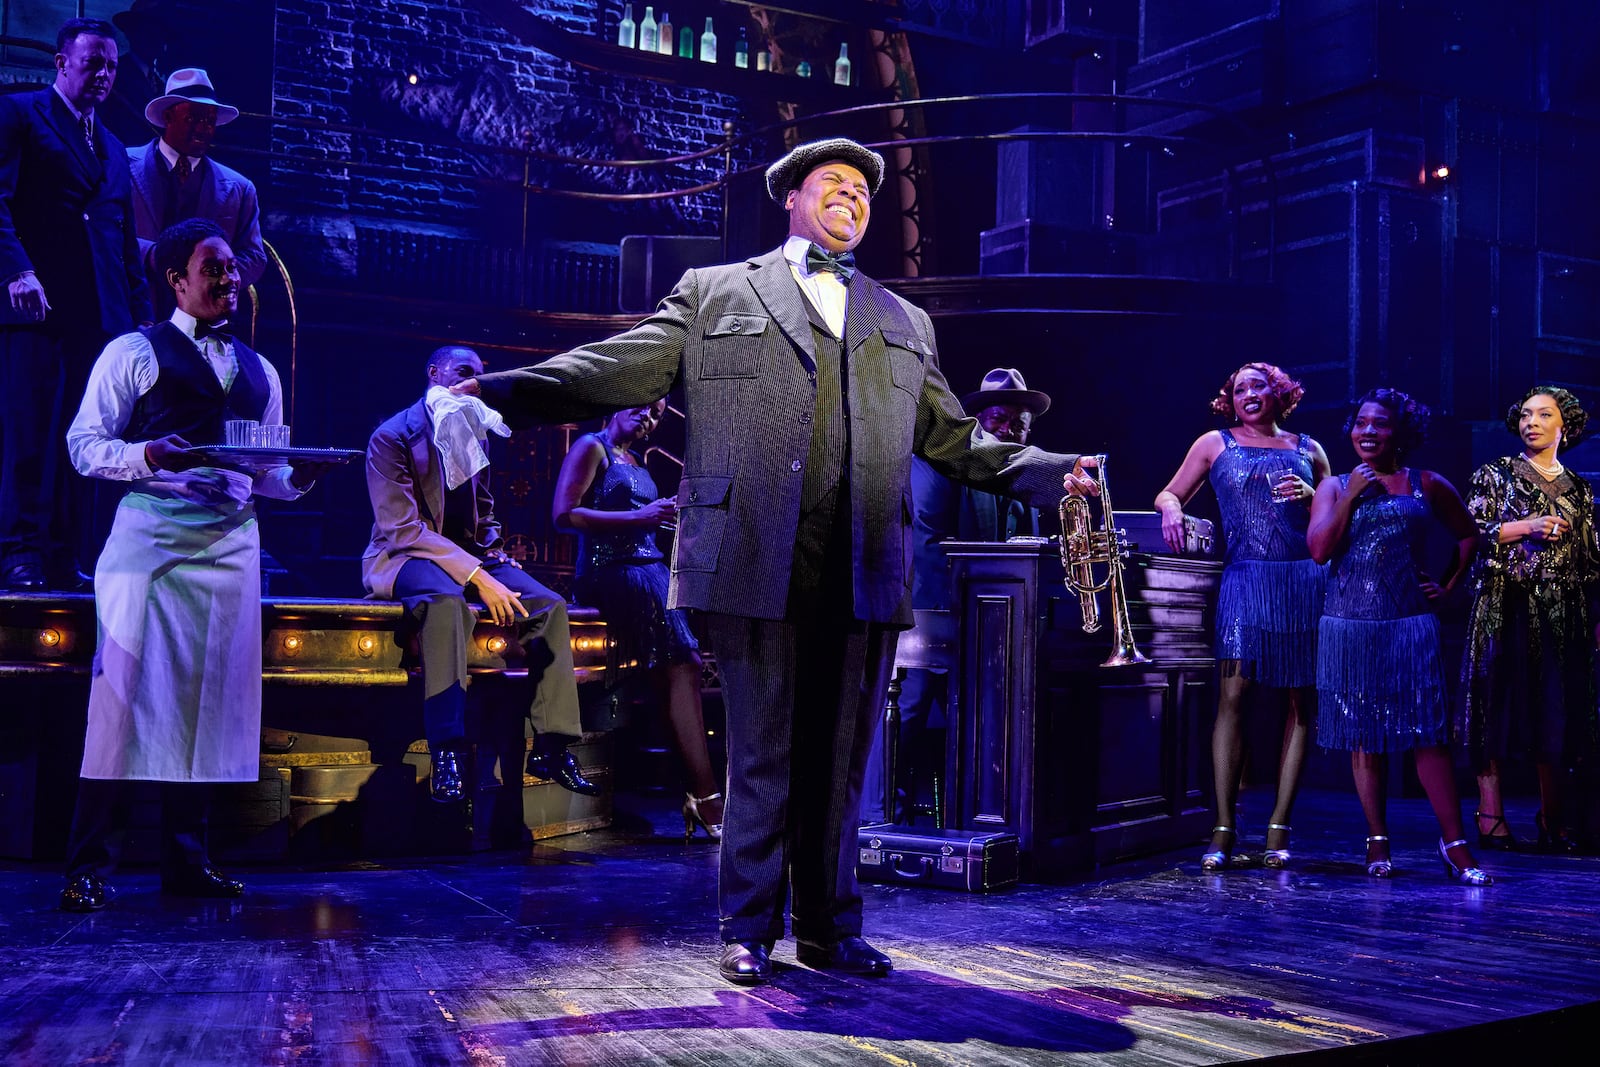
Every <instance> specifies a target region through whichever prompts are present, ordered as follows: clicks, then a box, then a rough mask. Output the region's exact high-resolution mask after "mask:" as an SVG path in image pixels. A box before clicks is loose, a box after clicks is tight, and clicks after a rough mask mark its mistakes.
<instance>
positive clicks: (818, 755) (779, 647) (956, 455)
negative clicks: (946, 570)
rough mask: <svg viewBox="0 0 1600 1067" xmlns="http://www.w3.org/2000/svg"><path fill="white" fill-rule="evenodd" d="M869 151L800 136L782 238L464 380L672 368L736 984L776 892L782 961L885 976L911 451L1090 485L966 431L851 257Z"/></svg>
mask: <svg viewBox="0 0 1600 1067" xmlns="http://www.w3.org/2000/svg"><path fill="white" fill-rule="evenodd" d="M882 179H883V159H882V157H881V156H879V155H878V154H877V153H876V152H872V151H869V150H868V149H866V148H864V147H862V146H861V145H859V144H856V143H855V142H854V141H849V140H845V139H843V138H836V139H833V140H828V141H816V142H812V143H809V144H805V145H801V146H799V147H798V148H796V149H794V150H793V151H792V152H790V153H789V154H788V155H786V156H784V157H783V158H782V159H780V160H779V161H778V162H776V163H774V164H773V165H772V166H771V167H770V168H769V169H768V170H767V191H768V193H769V194H770V195H771V196H772V198H773V200H775V201H776V202H778V203H779V204H781V205H782V206H783V207H784V209H785V210H786V211H787V212H788V213H789V238H788V240H787V241H785V242H784V244H783V246H782V247H780V248H778V249H776V250H774V251H772V252H769V253H767V254H765V255H761V256H757V257H755V258H753V259H750V260H748V261H746V262H743V263H733V264H727V265H724V266H719V267H709V268H704V269H697V270H691V271H689V272H688V273H686V274H685V275H684V276H683V278H682V280H680V281H679V282H678V285H677V288H676V289H674V290H673V292H672V294H671V295H669V296H668V297H667V298H666V299H665V300H664V301H663V302H662V304H661V307H660V308H659V309H658V310H657V311H656V313H655V314H654V315H652V316H650V317H649V318H647V319H645V320H644V321H643V322H641V323H639V324H638V325H637V326H635V327H633V328H632V329H630V330H628V331H626V332H624V333H621V334H618V335H616V336H614V337H610V338H607V339H606V340H603V341H598V342H596V343H594V344H590V345H586V346H584V347H582V348H578V349H575V350H573V351H571V352H567V353H565V354H563V355H559V356H555V357H552V358H551V359H548V360H545V361H544V362H543V363H540V364H538V365H536V366H533V367H527V368H523V369H521V370H511V371H502V372H499V373H494V374H487V375H484V376H482V377H480V378H477V379H476V380H475V381H473V382H466V383H462V384H461V385H458V386H456V387H455V388H456V389H457V390H458V391H462V392H470V393H476V394H477V395H481V396H482V397H483V399H484V400H486V401H487V402H488V403H489V404H490V405H491V406H493V407H496V408H498V409H500V410H501V411H503V412H504V413H505V414H506V415H507V416H508V417H509V418H512V419H533V420H545V421H557V420H565V419H573V418H581V417H589V416H594V415H598V414H600V413H602V412H607V411H611V410H614V409H617V408H621V407H626V406H630V405H636V404H646V403H649V402H650V401H652V400H654V399H655V398H656V397H659V396H662V395H663V394H665V393H666V392H667V391H668V390H669V389H671V388H673V387H675V386H678V387H681V388H682V390H683V396H684V406H685V411H686V414H687V417H688V430H687V440H686V449H685V453H686V454H685V457H684V473H683V480H682V482H681V483H680V486H679V490H678V509H679V510H678V535H677V540H676V543H675V545H674V549H673V560H672V593H671V603H672V605H673V606H674V607H681V608H694V609H697V610H698V611H699V612H700V613H701V614H700V616H699V618H700V621H701V623H702V624H703V626H704V629H705V630H706V632H707V635H708V636H709V637H710V640H711V645H712V648H713V650H714V652H715V654H716V659H717V664H718V667H719V670H720V671H721V676H722V692H723V699H724V704H725V706H726V710H727V724H728V725H727V729H728V734H727V739H728V741H727V743H728V798H727V810H726V815H725V821H724V824H723V839H722V851H721V857H720V869H719V878H718V909H719V912H720V918H721V934H722V941H723V952H722V955H721V958H720V960H719V963H718V968H719V970H720V972H721V974H722V975H723V976H724V977H725V978H727V979H729V980H730V981H734V982H740V983H751V982H761V981H765V980H766V979H767V978H769V977H771V974H772V962H771V956H770V954H771V951H772V946H773V943H774V942H775V941H777V940H779V939H781V938H782V937H783V936H784V910H785V905H786V902H787V903H788V905H789V911H790V915H791V916H792V931H793V934H794V937H795V939H796V941H797V942H798V948H797V950H796V956H797V958H798V959H799V961H800V962H801V963H804V964H807V965H809V966H814V967H821V968H828V969H834V970H840V971H844V972H847V973H851V974H859V975H870V976H881V975H885V974H888V973H889V971H890V970H891V969H892V963H891V962H890V960H889V957H887V956H886V955H884V954H883V953H881V952H879V951H878V950H876V949H875V948H873V947H872V946H871V945H869V944H868V943H867V942H866V941H865V940H864V939H863V938H862V937H861V891H860V887H859V886H858V885H857V883H856V877H855V851H856V836H855V828H856V826H857V823H858V821H859V819H858V812H859V809H860V802H861V780H862V775H863V772H864V770H865V767H866V759H867V755H868V751H869V749H870V748H871V745H872V739H873V734H874V731H875V730H876V729H877V723H878V718H879V711H880V709H881V708H882V707H883V700H884V694H885V689H886V687H887V685H888V678H889V672H890V670H891V669H892V667H893V660H894V646H895V635H896V633H897V632H898V631H899V630H900V629H903V628H905V627H907V626H909V625H910V624H911V621H912V615H911V599H910V586H911V548H910V539H911V485H910V470H911V456H912V454H913V452H915V453H916V454H918V455H921V456H923V457H924V458H926V459H927V460H928V462H929V463H931V464H932V465H933V466H934V467H935V469H937V470H939V471H940V472H941V473H943V474H945V475H947V476H949V477H951V478H953V479H955V480H957V481H960V482H964V483H968V484H971V485H974V486H977V487H979V488H982V489H988V490H992V491H995V492H1003V493H1005V494H1007V495H1009V496H1012V497H1016V498H1019V499H1022V500H1024V501H1025V502H1027V503H1028V504H1030V505H1035V506H1049V507H1054V506H1055V504H1056V502H1057V501H1058V500H1059V498H1060V495H1061V491H1062V487H1063V483H1064V482H1065V484H1066V485H1067V487H1068V488H1070V489H1072V490H1073V491H1075V492H1087V491H1092V490H1091V489H1090V488H1089V480H1088V479H1086V478H1084V477H1082V472H1081V470H1079V469H1076V468H1075V465H1074V461H1075V460H1076V458H1077V457H1075V456H1069V455H1061V454H1058V453H1049V452H1043V451H1041V450H1039V449H1036V448H1031V447H1022V446H1018V445H1015V444H1005V443H1002V442H1000V441H997V440H996V439H994V438H992V437H986V436H984V435H983V434H981V433H980V432H979V431H978V427H977V423H976V422H975V421H973V420H972V419H970V418H967V417H966V415H965V414H964V413H963V411H962V409H961V404H960V402H959V401H958V400H957V399H956V398H955V397H954V396H953V395H951V393H950V390H949V387H948V386H947V385H946V384H945V380H944V376H943V375H942V374H941V373H940V371H939V365H938V356H937V351H936V349H935V345H934V336H933V326H932V323H931V322H930V321H929V319H928V316H927V315H926V314H925V313H924V312H923V311H921V310H920V309H919V308H916V307H914V306H913V305H911V304H908V303H907V302H905V301H904V300H902V299H900V298H899V297H897V296H895V295H894V294H893V293H890V292H889V291H888V290H887V289H885V288H883V287H882V286H881V285H879V284H878V283H877V282H874V281H872V280H871V279H870V278H868V277H866V276H865V275H864V274H862V273H860V272H859V271H857V270H855V269H854V261H853V256H852V255H851V254H850V252H851V250H852V249H854V248H855V246H856V245H857V244H858V243H860V241H861V238H862V236H863V235H864V234H865V232H866V228H867V222H868V219H869V218H870V214H871V196H872V194H874V193H876V192H877V189H878V186H879V184H880V183H881V181H882Z"/></svg>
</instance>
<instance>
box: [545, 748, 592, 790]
mask: <svg viewBox="0 0 1600 1067" xmlns="http://www.w3.org/2000/svg"><path fill="white" fill-rule="evenodd" d="M528 773H529V774H531V775H533V776H534V777H535V778H545V779H548V780H549V781H552V782H555V783H556V784H557V785H559V786H560V787H561V788H563V789H570V790H572V791H573V792H574V793H582V794H583V795H584V796H586V797H597V796H599V795H600V785H599V783H597V782H591V781H589V779H587V778H585V777H584V776H583V768H582V767H580V766H578V757H577V756H574V755H573V754H572V753H571V752H568V751H567V750H566V749H564V748H563V749H560V750H558V751H556V752H540V751H539V750H538V749H534V750H533V751H532V752H530V753H528Z"/></svg>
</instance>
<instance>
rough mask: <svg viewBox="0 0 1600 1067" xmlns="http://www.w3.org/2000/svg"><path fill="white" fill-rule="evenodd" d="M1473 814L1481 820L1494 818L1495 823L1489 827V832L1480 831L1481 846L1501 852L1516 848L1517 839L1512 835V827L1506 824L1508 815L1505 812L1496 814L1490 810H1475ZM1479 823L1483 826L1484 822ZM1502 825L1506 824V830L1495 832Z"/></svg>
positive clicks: (1479, 841) (1479, 845)
mask: <svg viewBox="0 0 1600 1067" xmlns="http://www.w3.org/2000/svg"><path fill="white" fill-rule="evenodd" d="M1472 814H1473V817H1474V818H1477V819H1480V820H1481V819H1493V820H1494V823H1493V824H1492V825H1491V826H1490V827H1489V829H1488V831H1487V832H1486V831H1484V830H1482V829H1480V830H1479V831H1478V847H1479V848H1485V849H1492V850H1495V851H1499V852H1511V851H1513V850H1514V849H1516V847H1517V839H1516V838H1515V837H1513V836H1512V835H1511V827H1509V826H1506V817H1505V815H1504V814H1500V815H1495V814H1494V813H1493V812H1488V811H1475V812H1473V813H1472ZM1479 825H1480V826H1481V825H1482V823H1479ZM1502 826H1505V830H1506V832H1505V833H1503V834H1497V833H1495V831H1496V830H1498V829H1500V828H1501V827H1502Z"/></svg>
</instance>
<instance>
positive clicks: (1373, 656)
mask: <svg viewBox="0 0 1600 1067" xmlns="http://www.w3.org/2000/svg"><path fill="white" fill-rule="evenodd" d="M1406 481H1407V484H1408V486H1409V487H1410V488H1409V491H1408V492H1406V493H1404V494H1400V495H1393V494H1389V493H1381V487H1374V488H1370V489H1368V490H1367V491H1366V492H1365V493H1364V494H1363V496H1362V498H1361V499H1360V501H1359V502H1358V503H1357V504H1356V508H1355V513H1354V514H1353V515H1351V517H1350V529H1349V530H1348V531H1347V533H1346V535H1345V547H1344V551H1343V552H1342V553H1341V554H1340V555H1338V556H1335V557H1334V559H1333V561H1332V564H1331V566H1330V569H1329V572H1328V599H1327V603H1326V605H1325V606H1324V608H1323V615H1322V624H1321V625H1320V626H1319V627H1318V638H1317V742H1318V743H1319V744H1320V745H1322V747H1323V748H1331V749H1344V750H1348V751H1355V750H1357V749H1360V750H1361V751H1363V752H1404V751H1406V750H1408V749H1412V748H1424V747H1428V746H1432V745H1442V744H1444V743H1445V742H1446V741H1447V740H1448V739H1449V735H1450V722H1449V710H1448V705H1447V700H1446V690H1445V680H1444V668H1443V666H1442V665H1441V662H1440V658H1439V620H1438V617H1437V616H1435V615H1434V613H1433V609H1432V608H1431V607H1430V606H1429V603H1428V598H1427V597H1426V596H1425V595H1424V594H1423V592H1422V588H1421V585H1420V581H1421V577H1422V570H1421V568H1420V567H1419V566H1418V559H1419V550H1420V549H1421V548H1422V546H1423V544H1424V543H1425V541H1426V538H1427V533H1428V529H1429V527H1430V526H1432V525H1433V524H1434V523H1435V522H1436V521H1437V520H1435V519H1434V517H1433V509H1432V508H1430V507H1429V506H1428V502H1427V500H1426V499H1424V497H1423V495H1422V478H1421V476H1420V475H1419V474H1418V472H1417V471H1416V470H1414V469H1413V470H1408V471H1407V473H1406ZM1339 484H1340V485H1341V486H1342V487H1343V488H1344V489H1345V491H1346V492H1348V491H1349V487H1350V476H1349V475H1348V474H1341V475H1340V476H1339ZM1380 493H1381V495H1380Z"/></svg>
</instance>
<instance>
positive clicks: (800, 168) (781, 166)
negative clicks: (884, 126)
mask: <svg viewBox="0 0 1600 1067" xmlns="http://www.w3.org/2000/svg"><path fill="white" fill-rule="evenodd" d="M834 161H838V162H840V163H848V164H850V165H851V166H852V167H854V168H856V170H859V171H860V172H861V174H862V177H864V178H866V179H867V194H868V195H869V196H877V195H878V186H880V185H882V184H883V157H882V156H880V155H878V153H876V152H874V151H873V150H872V149H870V148H865V147H863V146H861V145H858V144H856V143H855V142H854V141H852V140H850V138H848V137H830V138H828V139H827V140H826V141H809V142H807V143H806V144H803V145H797V146H795V147H794V148H793V149H791V150H790V151H789V154H788V155H786V156H784V157H783V158H782V159H780V160H778V161H777V162H776V163H774V164H773V165H772V166H770V167H768V168H767V195H768V196H770V197H772V199H773V200H774V201H776V202H777V203H779V204H782V203H783V201H784V198H785V197H787V196H788V195H789V190H791V189H796V188H799V186H800V183H801V182H803V181H805V180H806V175H807V174H810V173H811V172H812V171H814V170H816V169H817V168H818V167H820V166H822V164H824V163H832V162H834Z"/></svg>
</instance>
